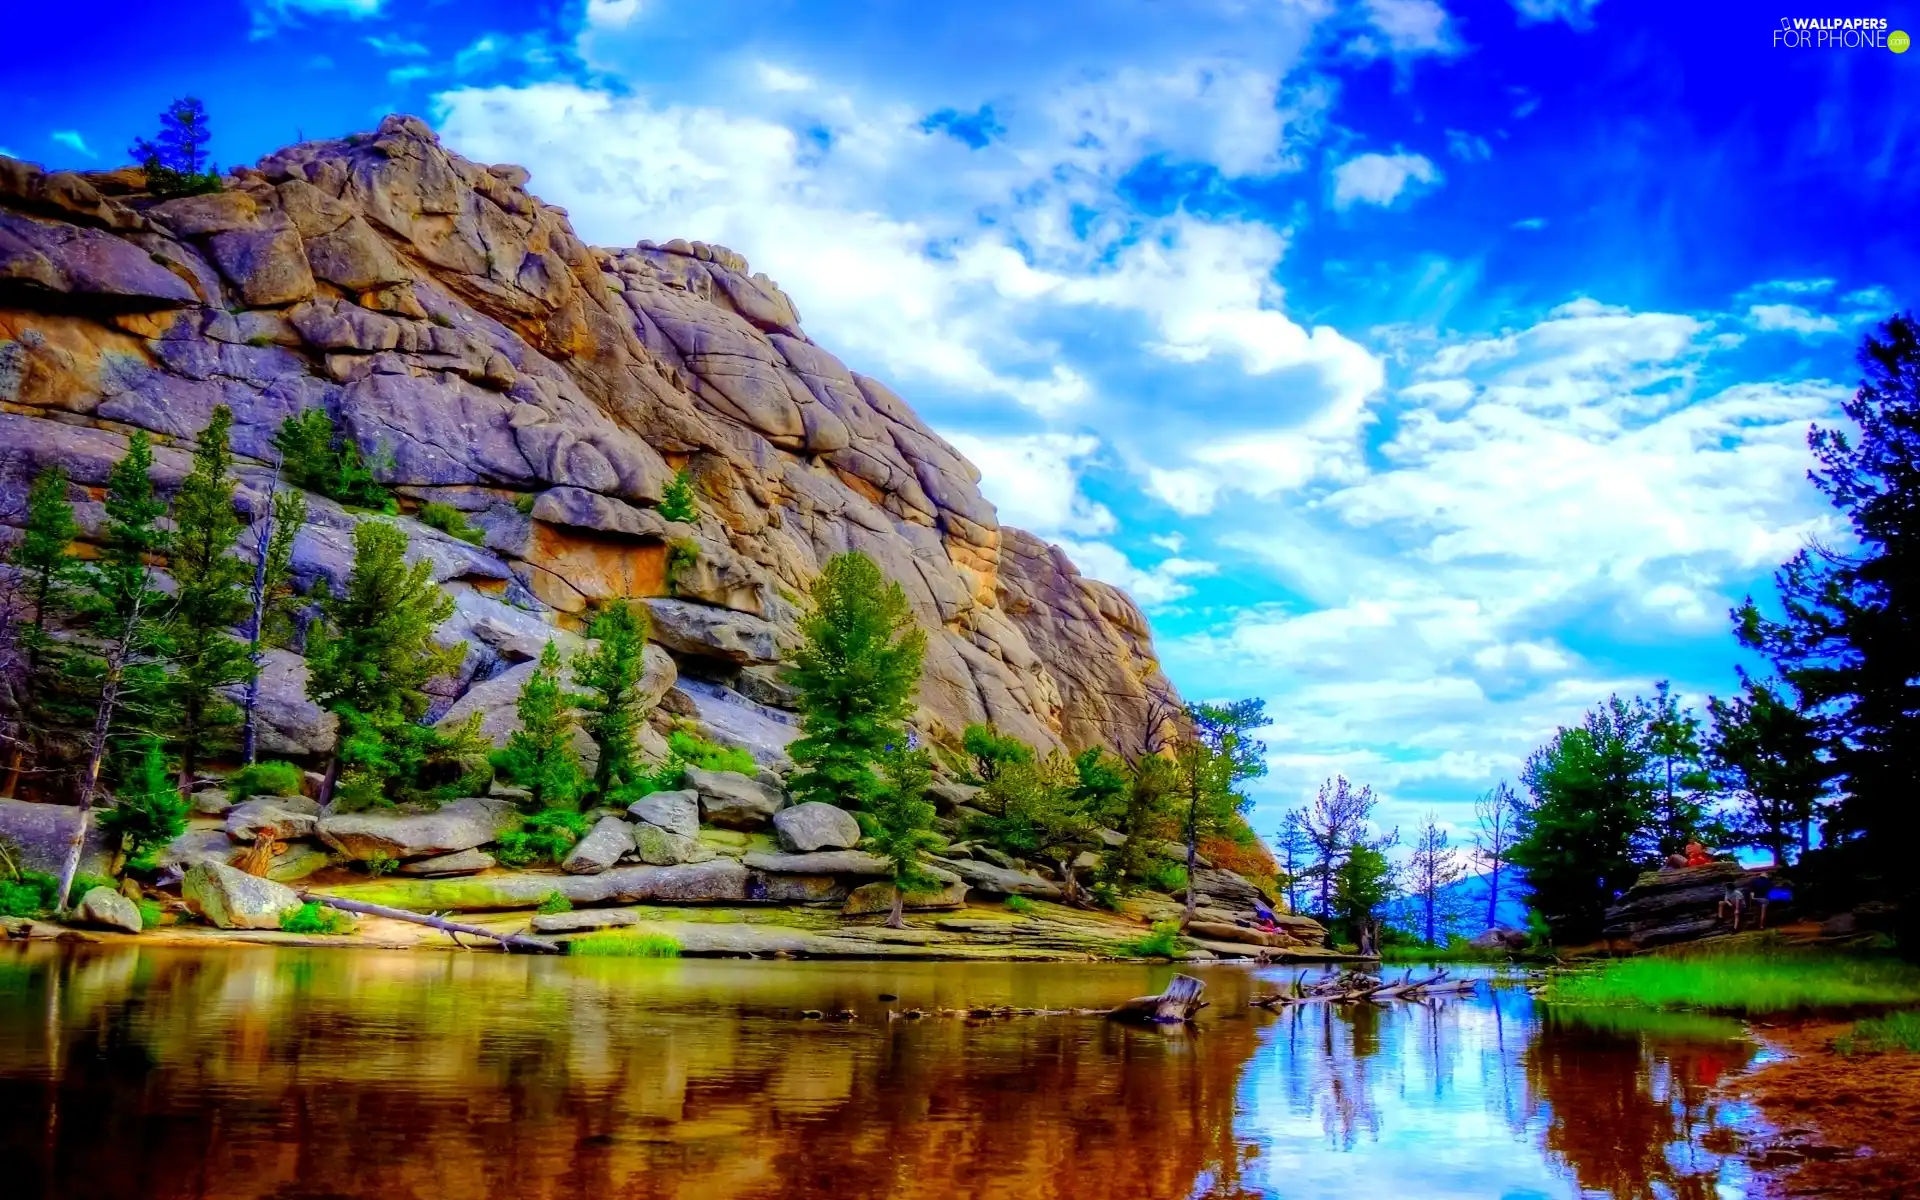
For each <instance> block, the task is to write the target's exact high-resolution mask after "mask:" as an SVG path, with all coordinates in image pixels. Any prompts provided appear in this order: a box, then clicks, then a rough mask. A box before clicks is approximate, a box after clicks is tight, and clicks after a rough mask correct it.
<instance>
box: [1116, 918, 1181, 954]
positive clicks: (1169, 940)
mask: <svg viewBox="0 0 1920 1200" xmlns="http://www.w3.org/2000/svg"><path fill="white" fill-rule="evenodd" d="M1181 949H1182V947H1181V939H1180V923H1179V922H1178V921H1156V922H1154V926H1153V932H1152V933H1149V934H1147V935H1146V936H1144V937H1141V938H1138V939H1136V940H1134V941H1131V942H1127V943H1125V944H1124V945H1123V947H1122V950H1123V951H1124V952H1125V953H1127V954H1130V955H1132V956H1133V957H1135V958H1173V957H1175V956H1176V955H1178V954H1180V953H1181Z"/></svg>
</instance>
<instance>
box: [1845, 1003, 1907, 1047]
mask: <svg viewBox="0 0 1920 1200" xmlns="http://www.w3.org/2000/svg"><path fill="white" fill-rule="evenodd" d="M1833 1048H1834V1050H1836V1051H1838V1052H1839V1053H1841V1054H1882V1053H1886V1052H1888V1051H1892V1050H1904V1051H1906V1052H1907V1053H1908V1054H1920V1012H1897V1013H1888V1014H1887V1015H1886V1016H1884V1017H1874V1018H1872V1019H1870V1020H1866V1021H1862V1022H1860V1023H1859V1024H1857V1025H1855V1026H1854V1027H1853V1028H1852V1029H1850V1030H1848V1031H1847V1032H1846V1033H1844V1034H1842V1035H1840V1036H1839V1037H1837V1038H1835V1039H1833Z"/></svg>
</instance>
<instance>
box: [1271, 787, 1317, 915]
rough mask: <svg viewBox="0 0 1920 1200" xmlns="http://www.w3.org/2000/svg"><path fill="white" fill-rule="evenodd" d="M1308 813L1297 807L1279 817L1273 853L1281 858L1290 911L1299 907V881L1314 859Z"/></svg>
mask: <svg viewBox="0 0 1920 1200" xmlns="http://www.w3.org/2000/svg"><path fill="white" fill-rule="evenodd" d="M1306 820H1307V818H1306V813H1304V812H1302V811H1301V810H1300V809H1297V808H1290V809H1288V810H1287V815H1286V816H1285V817H1282V818H1281V820H1280V832H1279V834H1278V835H1277V836H1276V837H1275V838H1274V843H1273V845H1274V856H1275V857H1276V858H1278V859H1279V861H1280V871H1281V874H1282V875H1284V876H1285V877H1286V878H1285V879H1284V880H1282V882H1281V885H1280V886H1281V887H1282V888H1283V889H1285V891H1286V894H1287V911H1288V912H1299V911H1300V881H1301V880H1302V879H1304V878H1305V877H1306V873H1307V869H1308V866H1309V864H1310V863H1311V862H1312V859H1311V858H1310V857H1309V855H1311V854H1312V852H1313V839H1311V838H1309V837H1308V836H1307V825H1306Z"/></svg>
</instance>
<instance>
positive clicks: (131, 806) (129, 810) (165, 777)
mask: <svg viewBox="0 0 1920 1200" xmlns="http://www.w3.org/2000/svg"><path fill="white" fill-rule="evenodd" d="M189 811H190V810H189V806H188V804H187V801H186V798H185V797H183V796H181V794H180V789H179V788H178V787H177V786H176V785H175V782H174V778H173V776H172V775H171V774H170V773H169V772H168V771H167V760H166V758H165V756H164V755H162V754H161V752H160V742H159V740H158V739H154V738H149V739H148V740H147V743H146V748H145V750H144V752H142V754H141V755H140V757H139V759H138V760H137V761H136V763H135V766H134V768H133V770H132V771H130V772H128V774H127V777H126V778H125V779H124V780H122V781H121V784H120V786H119V788H117V789H116V790H115V792H114V803H113V807H112V808H109V809H107V810H106V811H105V812H103V813H101V814H100V828H101V829H103V830H105V831H106V833H107V835H108V836H109V837H112V838H116V839H118V841H119V843H120V849H121V851H122V852H123V853H125V854H126V856H127V865H128V866H131V867H136V868H141V869H145V868H146V867H149V866H151V865H152V862H153V856H154V855H155V854H157V853H158V852H159V851H161V850H163V849H165V848H166V845H167V843H168V842H171V841H172V840H173V839H175V838H177V837H179V836H180V835H181V834H183V833H185V832H186V831H187V814H188V812H189Z"/></svg>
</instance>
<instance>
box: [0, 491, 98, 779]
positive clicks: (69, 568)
mask: <svg viewBox="0 0 1920 1200" xmlns="http://www.w3.org/2000/svg"><path fill="white" fill-rule="evenodd" d="M24 526H25V527H24V528H23V529H22V530H21V535H20V541H19V544H17V545H16V546H14V548H13V551H12V553H10V554H9V555H8V556H7V562H8V564H9V565H11V566H12V567H13V568H14V570H15V571H17V572H18V573H19V575H20V578H21V583H22V591H23V594H24V598H25V600H26V615H25V621H24V623H23V624H22V625H21V626H20V631H19V635H18V645H19V650H20V655H21V670H20V688H19V691H18V693H17V695H16V701H17V705H18V720H19V725H18V729H17V731H16V734H15V741H14V744H13V747H12V750H11V752H10V756H9V762H8V766H7V782H6V787H5V789H4V791H0V794H3V795H6V796H9V797H11V796H13V795H14V794H15V793H16V791H17V790H18V788H19V786H20V775H21V772H22V771H23V770H24V769H25V766H26V758H27V754H28V751H29V749H30V748H31V746H32V743H33V742H34V741H35V740H36V739H38V738H39V737H41V736H44V734H45V725H46V724H47V723H48V722H49V721H50V714H49V712H48V710H47V705H46V703H45V701H46V698H47V696H48V695H49V694H50V693H51V692H52V691H53V690H54V689H53V688H52V687H51V686H50V683H49V678H48V677H49V676H57V675H59V674H61V665H60V660H61V659H62V657H63V655H62V653H61V647H60V646H59V644H58V643H56V642H55V641H54V640H53V639H52V638H51V637H50V636H48V625H49V624H50V623H52V622H54V621H56V620H58V619H59V617H60V616H61V614H63V613H64V612H66V610H67V608H68V606H69V604H70V602H71V600H72V592H73V587H74V584H75V583H76V582H77V581H78V580H79V578H80V569H79V565H78V564H77V562H76V561H75V560H74V558H73V557H72V555H71V554H69V553H68V547H69V546H70V545H71V544H72V542H73V539H74V538H75V537H77V536H78V535H79V532H80V528H79V526H78V525H77V524H75V523H74V519H73V506H72V505H71V504H70V503H68V501H67V473H66V471H65V470H64V469H63V468H61V467H60V466H58V465H55V466H51V467H48V468H46V469H45V470H43V471H41V472H40V473H39V474H38V475H36V476H34V479H33V485H32V486H31V487H30V488H28V490H27V511H26V519H25V523H24Z"/></svg>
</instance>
